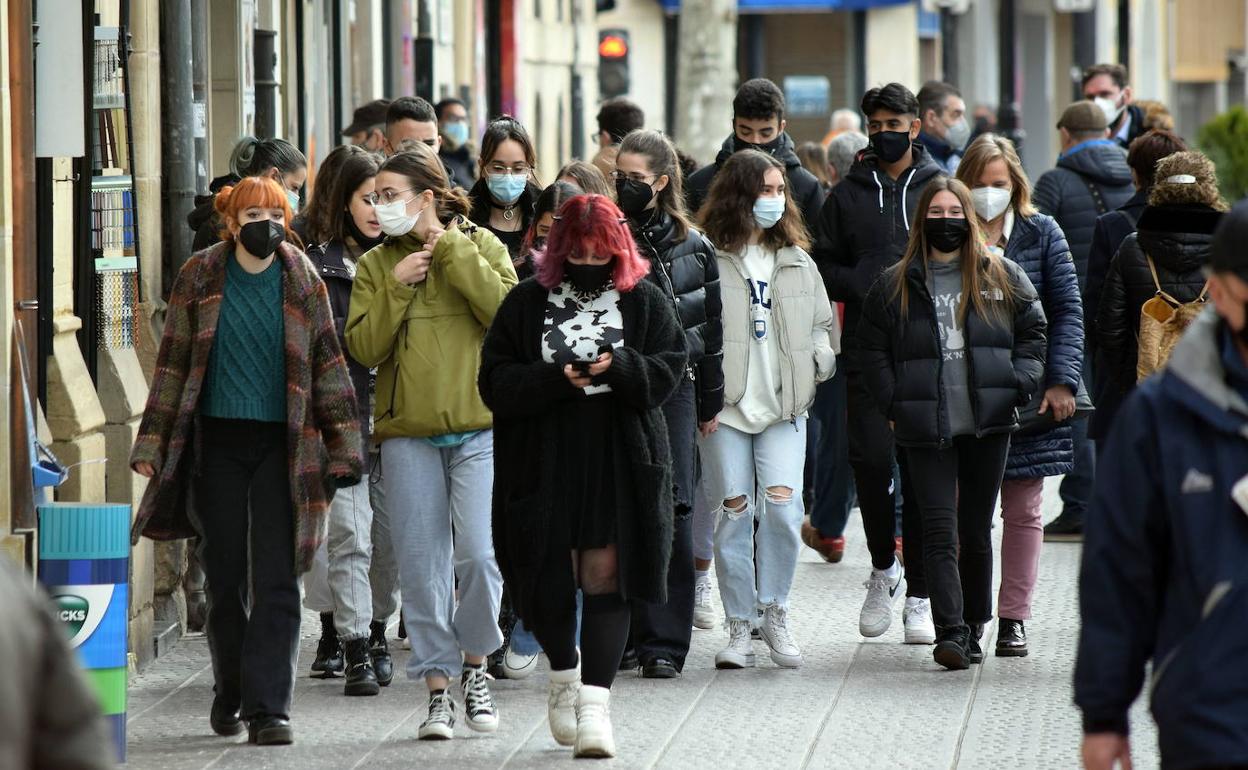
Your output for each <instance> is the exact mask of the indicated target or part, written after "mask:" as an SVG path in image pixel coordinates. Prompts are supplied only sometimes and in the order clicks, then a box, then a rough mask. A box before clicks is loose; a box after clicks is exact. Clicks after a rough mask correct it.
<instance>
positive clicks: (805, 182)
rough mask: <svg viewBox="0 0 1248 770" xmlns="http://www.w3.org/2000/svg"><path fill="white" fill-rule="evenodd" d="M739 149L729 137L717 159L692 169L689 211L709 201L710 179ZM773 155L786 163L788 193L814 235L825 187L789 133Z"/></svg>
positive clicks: (688, 187)
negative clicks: (808, 168) (806, 163)
mask: <svg viewBox="0 0 1248 770" xmlns="http://www.w3.org/2000/svg"><path fill="white" fill-rule="evenodd" d="M736 150H737V145H736V136H730V137H728V138H727V139H725V140H724V144H723V146H722V147H720V149H719V155H716V156H715V162H714V163H711V164H710V165H707V166H703V167H702V168H700V169H698V170H697V171H695V172H693V173H692V174H690V175H689V179H688V180H686V181H685V201H686V202H687V203H688V204H689V210H690V211H692V212H693V213H694V214H697V213H698V210H699V209H701V208H702V204H703V203H706V196H707V193H709V192H710V191H711V182H712V181H714V179H715V175H716V174H718V173H719V169H720V167H722V166H723V165H724V163H726V162H727V161H728V159H729V158H731V157H732V154H733V153H734V152H736ZM772 156H773V157H774V158H775V159H776V160H778V161H780V162H781V163H783V164H784V168H785V174H786V175H787V176H788V179H789V195H790V196H791V197H792V198H793V202H794V203H796V204H797V207H798V208H799V209H801V211H802V217H803V218H804V219H805V220H806V229H807V230H810V232H811V235H812V236H813V235H814V233H815V229H816V228H817V227H818V224H819V209H820V208H822V206H823V198H824V192H823V187H822V186H821V185H820V184H819V180H818V179H816V178H815V175H814V174H812V173H810V172H809V171H807V170H806V169H805V168H804V167H803V166H802V161H801V159H799V158H798V157H797V150H796V147H795V145H794V144H793V139H792V138H790V137H789V135H788V134H781V135H780V144H779V145H778V146H777V147H776V149H775V151H773V152H772Z"/></svg>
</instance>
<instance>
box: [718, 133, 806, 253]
mask: <svg viewBox="0 0 1248 770" xmlns="http://www.w3.org/2000/svg"><path fill="white" fill-rule="evenodd" d="M773 168H774V169H778V170H779V171H780V176H781V177H782V178H783V179H784V183H785V189H784V214H783V215H782V216H781V217H780V221H779V222H777V223H776V224H774V225H772V226H771V227H769V228H767V229H766V230H764V231H763V237H762V238H761V239H759V245H761V246H763V247H765V248H768V249H771V250H773V251H779V250H780V249H782V248H784V247H785V246H796V247H798V248H799V249H809V248H810V236H809V235H808V234H807V232H806V224H805V223H804V222H803V221H802V212H801V211H799V210H798V208H797V205H796V204H795V203H793V194H792V193H793V189H792V188H791V187H789V186H788V184H789V179H788V176H787V175H786V174H785V173H784V164H783V163H781V162H780V161H778V160H776V159H775V158H773V157H771V156H770V155H768V154H766V153H763V152H759V151H758V150H742V151H741V152H738V153H733V155H732V157H730V158H728V160H727V161H726V162H725V163H724V165H723V167H721V168H720V169H719V173H717V174H716V175H715V181H714V182H712V183H711V190H710V192H709V193H708V194H707V196H706V203H704V204H702V210H701V211H699V212H698V221H699V222H700V223H701V224H702V232H704V233H706V237H707V238H709V239H710V241H711V243H713V244H715V246H716V248H719V249H722V250H724V251H731V252H740V251H741V249H742V248H744V246H745V245H746V243H748V242H749V240H750V235H751V234H752V233H753V232H754V228H755V224H754V201H756V200H758V194H759V192H761V191H762V189H763V176H764V175H765V174H766V173H767V171H768V169H773Z"/></svg>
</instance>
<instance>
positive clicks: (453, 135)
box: [442, 120, 468, 146]
mask: <svg viewBox="0 0 1248 770" xmlns="http://www.w3.org/2000/svg"><path fill="white" fill-rule="evenodd" d="M442 133H444V134H446V138H447V139H450V140H451V141H452V142H454V143H455V145H456V146H459V145H461V144H467V143H468V124H467V123H464V122H463V121H460V120H457V121H455V122H454V123H447V124H446V125H444V126H442Z"/></svg>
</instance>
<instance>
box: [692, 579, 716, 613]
mask: <svg viewBox="0 0 1248 770" xmlns="http://www.w3.org/2000/svg"><path fill="white" fill-rule="evenodd" d="M711 590H712V589H711V581H709V580H700V581H698V583H697V585H695V586H694V589H693V604H694V606H695V607H700V606H707V607H709V606H710V604H711Z"/></svg>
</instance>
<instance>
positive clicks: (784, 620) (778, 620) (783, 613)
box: [766, 604, 797, 647]
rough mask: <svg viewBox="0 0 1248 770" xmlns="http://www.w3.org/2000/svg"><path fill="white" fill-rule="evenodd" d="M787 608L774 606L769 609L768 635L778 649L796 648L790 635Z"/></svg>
mask: <svg viewBox="0 0 1248 770" xmlns="http://www.w3.org/2000/svg"><path fill="white" fill-rule="evenodd" d="M788 614H789V611H788V609H787V608H785V607H782V606H780V605H779V604H773V605H772V606H770V607H768V608H767V618H766V619H767V633H768V635H770V636H771V639H772V641H774V642H775V643H776V647H796V646H797V645H796V644H795V643H794V642H793V637H792V635H790V634H789V624H788Z"/></svg>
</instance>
